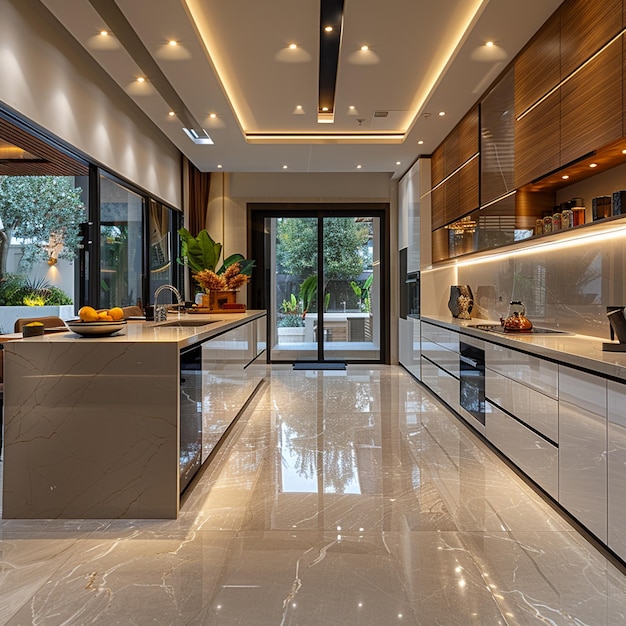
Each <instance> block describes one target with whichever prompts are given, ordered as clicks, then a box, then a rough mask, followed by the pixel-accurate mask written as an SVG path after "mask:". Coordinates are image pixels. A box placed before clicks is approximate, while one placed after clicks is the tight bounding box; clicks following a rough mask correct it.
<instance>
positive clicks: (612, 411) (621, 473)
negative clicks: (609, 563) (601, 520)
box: [607, 380, 626, 560]
mask: <svg viewBox="0 0 626 626" xmlns="http://www.w3.org/2000/svg"><path fill="white" fill-rule="evenodd" d="M607 403H608V450H609V459H608V463H609V469H608V472H609V475H608V499H609V511H608V546H609V548H611V550H613V551H614V552H615V553H616V554H618V555H619V556H620V557H621V558H622V559H624V560H626V385H625V384H623V383H617V382H614V381H612V380H611V381H609V382H608V395H607Z"/></svg>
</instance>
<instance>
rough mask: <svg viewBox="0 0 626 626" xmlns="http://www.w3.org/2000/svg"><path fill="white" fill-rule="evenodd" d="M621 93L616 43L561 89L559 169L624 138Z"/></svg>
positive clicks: (619, 54)
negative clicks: (560, 166)
mask: <svg viewBox="0 0 626 626" xmlns="http://www.w3.org/2000/svg"><path fill="white" fill-rule="evenodd" d="M622 91H623V89H622V42H621V41H620V40H616V41H614V42H613V43H612V44H611V45H610V46H608V47H607V48H605V49H604V50H603V52H602V53H601V54H599V55H598V56H597V57H595V58H594V59H592V60H591V61H589V63H587V64H586V65H584V66H583V67H582V68H581V69H580V71H578V72H577V73H576V74H574V75H573V76H572V77H571V79H569V80H568V81H566V82H564V83H563V85H562V87H561V158H560V161H561V165H566V164H567V163H570V162H571V161H573V160H575V159H577V158H578V157H581V156H583V155H585V154H587V153H588V152H591V151H593V150H596V149H598V148H602V147H603V146H606V145H607V144H609V143H611V142H612V141H616V140H617V139H620V138H621V137H622V136H623V130H622V126H623V124H622V119H623V112H622Z"/></svg>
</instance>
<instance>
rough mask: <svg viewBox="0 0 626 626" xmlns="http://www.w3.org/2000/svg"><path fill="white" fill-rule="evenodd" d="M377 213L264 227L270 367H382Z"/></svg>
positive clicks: (269, 220) (281, 217)
mask: <svg viewBox="0 0 626 626" xmlns="http://www.w3.org/2000/svg"><path fill="white" fill-rule="evenodd" d="M383 224H384V219H383V216H382V215H380V214H368V213H367V212H362V213H360V212H354V211H350V212H345V211H335V212H331V211H324V210H319V209H318V210H315V211H310V212H298V213H297V214H294V212H290V213H283V214H278V215H266V216H265V217H264V222H263V232H264V237H263V240H264V251H263V253H262V254H261V253H260V251H259V252H254V253H255V254H257V257H256V258H259V256H263V259H264V262H263V263H262V266H263V267H264V272H263V274H264V276H265V277H266V283H267V284H266V285H265V289H266V291H267V296H268V297H267V301H266V306H265V308H267V309H268V312H269V320H270V328H269V331H270V332H269V342H268V344H269V356H270V360H271V361H273V362H280V361H284V362H295V361H302V360H307V361H320V362H321V361H347V362H354V361H380V360H382V358H383V352H382V338H383V333H382V328H383V324H382V320H383V310H382V308H381V304H382V302H383V299H382V297H381V294H382V288H383V285H384V281H383V279H382V277H383V273H382V270H383V265H382V263H381V260H382V257H383V255H382V249H383V246H382V240H383V239H382V233H383Z"/></svg>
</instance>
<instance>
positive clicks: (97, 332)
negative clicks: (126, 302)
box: [65, 319, 127, 337]
mask: <svg viewBox="0 0 626 626" xmlns="http://www.w3.org/2000/svg"><path fill="white" fill-rule="evenodd" d="M126 323H127V322H126V320H119V321H114V322H111V321H101V322H83V321H81V320H79V319H78V320H68V321H67V322H65V325H66V326H67V327H68V328H69V329H70V330H71V331H72V332H73V333H76V334H78V335H81V336H82V337H108V336H110V335H113V334H114V333H117V332H119V331H123V330H126Z"/></svg>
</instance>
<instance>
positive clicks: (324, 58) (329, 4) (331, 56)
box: [318, 0, 344, 113]
mask: <svg viewBox="0 0 626 626" xmlns="http://www.w3.org/2000/svg"><path fill="white" fill-rule="evenodd" d="M343 3H344V0H320V64H319V102H318V113H333V112H334V110H335V89H336V85H337V68H338V66H339V49H340V47H341V31H342V27H343ZM327 27H332V31H326V30H325V29H326V28H327ZM324 109H326V110H324Z"/></svg>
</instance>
